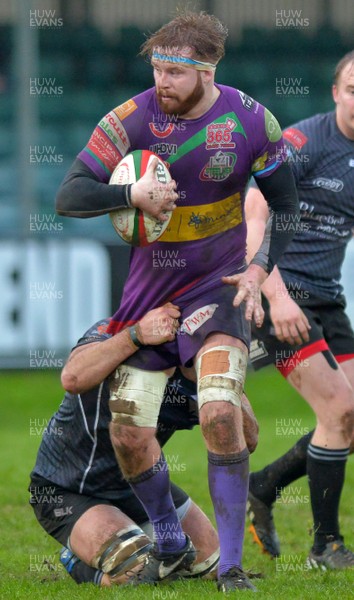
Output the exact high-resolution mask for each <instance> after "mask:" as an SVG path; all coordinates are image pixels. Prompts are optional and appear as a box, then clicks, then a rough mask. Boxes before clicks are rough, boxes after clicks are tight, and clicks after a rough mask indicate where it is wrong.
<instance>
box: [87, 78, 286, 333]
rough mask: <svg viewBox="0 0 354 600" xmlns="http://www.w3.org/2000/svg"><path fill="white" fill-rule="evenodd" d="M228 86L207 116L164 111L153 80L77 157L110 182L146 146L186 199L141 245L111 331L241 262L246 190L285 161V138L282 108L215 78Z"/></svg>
mask: <svg viewBox="0 0 354 600" xmlns="http://www.w3.org/2000/svg"><path fill="white" fill-rule="evenodd" d="M217 87H218V89H219V91H220V95H219V97H218V99H217V101H216V102H215V104H214V105H213V106H212V108H211V109H210V110H209V111H208V112H206V113H205V114H204V115H203V116H201V117H200V118H197V119H191V120H187V119H180V118H178V117H175V116H173V115H166V114H165V113H163V112H162V111H161V109H160V108H159V105H158V103H157V99H156V94H155V88H152V89H149V90H147V91H145V92H144V93H142V94H140V95H138V96H136V97H134V98H132V99H130V100H128V101H127V102H125V103H124V104H122V105H121V106H118V107H117V108H116V109H114V110H113V111H111V112H110V113H108V114H107V115H106V116H105V117H104V118H103V119H102V120H101V121H100V123H99V124H98V125H97V127H96V129H95V130H94V132H93V134H92V136H91V138H90V140H89V142H88V144H87V146H86V147H85V148H84V149H83V150H82V152H81V153H80V154H79V156H78V158H79V159H80V160H81V161H82V162H83V163H85V165H86V166H87V167H89V169H90V170H91V171H92V172H93V173H94V174H95V177H96V178H97V180H98V181H100V182H102V183H108V181H109V179H110V176H111V173H112V172H113V170H114V168H115V166H116V165H117V163H118V162H119V160H120V159H121V158H122V157H123V156H124V155H125V154H127V153H128V152H130V151H132V150H137V149H148V150H151V151H153V152H155V153H156V154H158V155H159V156H160V157H161V158H162V159H163V160H164V161H165V162H166V163H167V164H168V165H169V168H170V172H171V176H172V178H173V179H174V180H175V181H176V183H177V191H178V194H179V199H178V200H177V208H176V209H175V211H174V212H173V215H172V218H171V221H170V223H169V226H168V228H167V230H166V231H165V232H164V234H163V235H162V237H160V239H159V240H158V241H157V242H155V243H154V244H151V245H150V246H146V247H137V248H136V247H134V248H132V252H131V261H130V272H129V276H128V279H127V281H126V284H125V287H124V292H123V298H122V302H121V306H120V308H119V310H118V311H117V313H116V314H115V315H114V317H113V319H112V322H111V326H110V331H111V332H112V333H115V332H117V331H119V330H120V329H122V328H123V327H125V326H127V325H129V324H131V323H134V322H136V321H137V320H138V319H140V318H141V317H142V316H143V315H144V314H146V312H147V311H148V310H150V309H152V308H155V307H157V306H160V305H161V304H163V303H164V302H167V301H169V300H173V301H174V302H175V303H176V304H178V305H179V306H181V307H183V297H184V294H186V293H188V301H189V302H190V301H193V298H197V297H198V296H199V295H200V294H204V293H205V292H208V290H212V289H215V288H217V287H219V286H220V285H221V277H222V276H223V275H231V274H234V273H237V272H239V271H240V269H242V268H243V265H244V261H245V254H246V223H245V218H244V197H245V190H246V187H247V184H248V181H249V179H250V177H251V176H252V175H254V176H256V177H257V178H263V177H267V176H269V175H271V174H272V173H273V172H275V170H276V169H277V168H278V167H280V165H281V164H282V160H283V156H284V144H283V139H282V135H281V130H280V127H279V124H278V122H277V121H276V119H275V118H274V116H273V115H272V114H271V113H270V112H269V111H268V110H267V109H266V108H265V107H264V106H262V105H261V104H259V103H258V102H257V101H255V100H253V99H252V98H250V97H249V96H246V95H245V94H244V93H242V92H240V91H238V90H236V89H234V88H231V87H227V86H223V85H219V84H218V85H217Z"/></svg>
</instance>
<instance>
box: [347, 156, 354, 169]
mask: <svg viewBox="0 0 354 600" xmlns="http://www.w3.org/2000/svg"><path fill="white" fill-rule="evenodd" d="M348 164H349V166H350V167H354V158H350V159H349V163H348Z"/></svg>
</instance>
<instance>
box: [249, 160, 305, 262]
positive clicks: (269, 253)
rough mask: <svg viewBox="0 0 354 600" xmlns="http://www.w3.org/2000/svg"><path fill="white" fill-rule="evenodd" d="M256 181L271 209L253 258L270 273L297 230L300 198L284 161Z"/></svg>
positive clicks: (290, 172)
mask: <svg viewBox="0 0 354 600" xmlns="http://www.w3.org/2000/svg"><path fill="white" fill-rule="evenodd" d="M257 182H258V185H259V188H260V190H261V192H262V194H263V195H264V197H265V199H266V201H267V204H268V206H269V208H270V211H271V212H270V217H269V220H268V223H267V226H266V229H265V233H264V237H263V241H262V244H261V246H260V248H259V250H258V251H257V253H256V254H255V256H254V258H253V259H252V262H253V263H254V264H258V265H259V266H261V267H263V268H264V269H265V270H266V271H267V272H268V273H270V272H271V271H272V269H273V267H274V265H275V264H276V263H277V262H278V260H279V259H280V258H281V256H282V255H283V253H284V251H285V249H286V247H287V246H288V245H289V243H290V242H291V240H292V239H293V237H294V235H295V233H296V229H297V225H298V220H299V202H298V197H297V191H296V186H295V180H294V177H293V175H292V171H291V169H290V167H289V165H287V164H286V163H283V164H282V165H281V166H280V167H279V169H277V171H275V173H273V174H272V175H270V176H269V177H266V178H265V179H258V180H257Z"/></svg>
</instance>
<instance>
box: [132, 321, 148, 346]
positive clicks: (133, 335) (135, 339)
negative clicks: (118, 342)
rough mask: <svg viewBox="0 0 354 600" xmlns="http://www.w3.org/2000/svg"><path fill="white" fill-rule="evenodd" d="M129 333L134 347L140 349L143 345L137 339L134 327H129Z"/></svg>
mask: <svg viewBox="0 0 354 600" xmlns="http://www.w3.org/2000/svg"><path fill="white" fill-rule="evenodd" d="M129 333H130V338H131V341H132V342H133V344H134V345H135V346H137V347H138V348H141V347H142V346H144V345H145V344H143V343H142V342H141V341H140V340H139V339H138V336H137V334H136V325H132V326H131V327H129Z"/></svg>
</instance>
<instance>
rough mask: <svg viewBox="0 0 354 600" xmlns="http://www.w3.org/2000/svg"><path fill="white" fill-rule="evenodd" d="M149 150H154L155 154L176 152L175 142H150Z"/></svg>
mask: <svg viewBox="0 0 354 600" xmlns="http://www.w3.org/2000/svg"><path fill="white" fill-rule="evenodd" d="M149 150H151V152H155V153H156V154H159V155H160V154H168V155H171V154H177V144H166V143H165V142H160V143H159V144H152V145H151V146H149Z"/></svg>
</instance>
